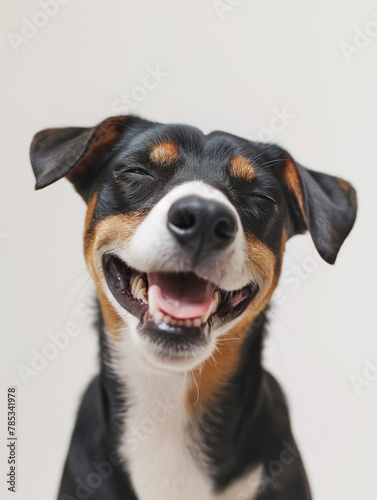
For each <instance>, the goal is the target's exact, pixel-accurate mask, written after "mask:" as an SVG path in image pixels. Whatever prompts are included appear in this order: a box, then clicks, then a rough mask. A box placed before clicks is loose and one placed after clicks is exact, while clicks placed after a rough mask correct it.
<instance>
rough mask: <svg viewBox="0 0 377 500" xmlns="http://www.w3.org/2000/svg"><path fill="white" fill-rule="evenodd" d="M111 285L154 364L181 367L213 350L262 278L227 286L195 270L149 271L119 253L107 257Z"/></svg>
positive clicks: (195, 362)
mask: <svg viewBox="0 0 377 500" xmlns="http://www.w3.org/2000/svg"><path fill="white" fill-rule="evenodd" d="M102 265H103V273H104V276H105V278H106V282H107V286H108V288H109V290H110V292H111V294H112V295H113V297H114V298H115V299H116V301H117V303H118V304H119V305H120V306H121V307H122V308H123V309H124V310H125V311H127V312H128V313H130V314H131V315H132V316H134V317H135V318H136V319H137V320H138V322H137V325H136V331H135V332H134V335H133V338H134V341H135V343H136V347H137V348H138V349H139V351H141V352H142V353H143V354H144V356H145V357H146V358H147V359H148V361H150V362H151V363H152V364H153V365H154V366H156V367H158V368H164V369H169V370H175V371H183V370H188V369H192V368H194V367H196V366H198V365H200V364H201V363H202V362H203V361H204V360H205V359H206V358H208V357H209V356H210V355H211V353H212V352H213V349H214V345H215V332H216V331H218V330H224V329H226V325H227V323H231V322H233V320H235V319H236V318H237V317H238V316H240V315H241V314H242V313H243V312H244V311H245V309H246V308H247V307H248V305H249V304H250V302H251V301H252V300H253V298H254V297H255V295H256V294H257V293H258V290H259V288H258V286H257V284H256V283H254V282H253V283H250V284H248V285H247V286H245V287H243V288H242V289H240V290H234V291H226V290H222V289H220V288H219V287H217V286H216V285H215V284H214V283H211V282H209V281H207V280H205V279H203V278H201V277H199V276H197V275H196V274H194V273H192V272H187V273H173V272H169V273H165V272H164V273H162V272H153V273H143V272H140V271H136V270H135V269H132V268H130V267H129V266H128V265H127V264H126V263H125V262H124V261H123V260H121V259H120V258H119V257H117V256H116V255H113V254H104V255H103V257H102Z"/></svg>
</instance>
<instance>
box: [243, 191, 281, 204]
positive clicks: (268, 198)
mask: <svg viewBox="0 0 377 500" xmlns="http://www.w3.org/2000/svg"><path fill="white" fill-rule="evenodd" d="M246 194H247V195H249V196H256V197H257V198H263V199H265V200H268V201H271V203H275V204H276V203H277V201H276V200H275V199H274V198H272V196H270V195H269V194H265V193H258V192H254V193H246Z"/></svg>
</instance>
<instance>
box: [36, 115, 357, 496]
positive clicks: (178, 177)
mask: <svg viewBox="0 0 377 500" xmlns="http://www.w3.org/2000/svg"><path fill="white" fill-rule="evenodd" d="M31 163H32V166H33V170H34V174H35V177H36V180H37V183H36V188H37V189H41V188H44V187H46V186H48V185H49V184H51V183H53V182H55V181H57V180H58V179H60V178H62V177H66V178H67V179H69V180H70V181H71V182H72V183H73V185H74V187H75V189H76V190H77V191H78V193H79V194H80V195H81V196H82V197H83V199H84V200H85V201H86V202H87V204H88V210H87V214H86V219H85V231H84V253H85V259H86V262H87V266H88V269H89V272H90V274H91V276H92V277H93V280H94V281H95V284H96V287H97V294H98V301H99V308H98V314H99V320H98V329H99V335H100V346H101V371H100V375H99V376H98V377H96V378H95V379H94V380H93V381H92V383H91V384H90V385H89V388H88V389H87V391H86V393H85V396H84V398H83V401H82V404H81V407H80V410H79V414H78V419H77V423H76V427H75V430H74V434H73V437H72V442H71V447H70V451H69V454H68V458H67V461H66V465H65V469H64V473H63V478H62V482H61V486H60V492H59V499H65V500H68V499H81V498H91V499H101V500H104V499H106V500H131V499H132V500H135V499H139V500H152V499H153V500H210V499H211V500H251V499H257V500H309V499H310V498H311V495H310V491H309V487H308V483H307V480H306V475H305V472H304V468H303V464H302V460H301V458H300V455H299V452H298V451H297V448H296V446H295V442H294V439H293V436H292V432H291V429H290V423H289V416H288V411H287V407H286V403H285V399H284V396H283V393H282V391H281V389H280V387H279V385H278V383H277V382H276V381H275V379H274V378H273V377H272V376H271V375H270V374H269V373H267V372H266V371H265V370H263V368H262V365H261V350H262V344H263V337H264V330H265V322H266V320H265V315H266V308H267V304H268V302H269V300H270V298H271V295H272V292H273V290H274V289H275V287H276V285H277V283H278V280H279V275H280V272H281V268H282V261H283V254H284V248H285V244H286V241H287V239H288V238H290V237H291V236H293V235H295V234H298V233H303V232H305V231H306V230H309V232H310V234H311V236H312V239H313V241H314V244H315V246H316V248H317V250H318V252H319V254H320V255H321V256H322V258H323V259H324V260H325V261H326V262H328V263H331V264H332V263H334V261H335V259H336V256H337V253H338V251H339V248H340V246H341V245H342V243H343V241H344V240H345V238H346V237H347V235H348V233H349V232H350V230H351V228H352V226H353V224H354V220H355V216H356V194H355V190H354V189H353V188H352V186H351V185H350V184H349V183H348V182H346V181H344V180H343V179H340V178H337V177H332V176H330V175H326V174H322V173H318V172H314V171H312V170H308V169H306V168H303V167H302V166H300V165H299V164H298V163H296V162H295V161H294V160H293V158H292V157H291V156H290V155H289V154H288V153H287V152H286V151H284V150H283V149H281V148H280V147H277V146H273V145H266V144H261V143H253V142H250V141H248V140H245V139H241V138H239V137H236V136H233V135H230V134H227V133H224V132H213V133H211V134H208V135H204V134H203V133H202V132H200V131H199V130H198V129H196V128H193V127H189V126H185V125H164V124H159V123H152V122H150V121H147V120H143V119H141V118H138V117H134V116H128V117H126V116H119V117H114V118H109V119H107V120H105V121H103V122H102V123H100V124H99V125H98V126H96V127H93V128H57V129H47V130H43V131H41V132H39V133H38V134H37V135H36V136H35V138H34V140H33V143H32V146H31Z"/></svg>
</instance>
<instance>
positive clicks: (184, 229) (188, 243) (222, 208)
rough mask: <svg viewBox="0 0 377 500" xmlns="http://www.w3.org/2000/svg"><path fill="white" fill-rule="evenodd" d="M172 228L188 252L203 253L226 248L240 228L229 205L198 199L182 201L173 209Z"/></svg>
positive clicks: (169, 225)
mask: <svg viewBox="0 0 377 500" xmlns="http://www.w3.org/2000/svg"><path fill="white" fill-rule="evenodd" d="M168 228H169V231H170V232H171V233H172V234H173V235H174V236H175V238H176V239H177V240H178V241H179V243H180V244H181V245H183V246H184V247H186V249H188V250H191V251H193V252H200V253H208V252H213V251H216V250H222V249H224V248H226V247H227V246H228V245H230V244H231V243H232V241H233V240H234V238H235V236H236V233H237V229H238V228H237V220H236V218H235V216H234V214H233V212H232V211H231V210H230V209H229V208H228V207H227V206H226V205H223V204H222V203H219V202H217V201H213V200H205V199H203V198H200V197H198V196H188V197H186V198H182V199H181V200H178V201H176V202H175V203H174V204H173V205H172V206H171V207H170V210H169V212H168Z"/></svg>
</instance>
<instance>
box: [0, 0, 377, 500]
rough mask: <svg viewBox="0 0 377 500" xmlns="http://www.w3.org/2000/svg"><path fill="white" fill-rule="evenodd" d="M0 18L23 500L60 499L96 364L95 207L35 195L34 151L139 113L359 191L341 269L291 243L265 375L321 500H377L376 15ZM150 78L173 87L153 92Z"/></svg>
mask: <svg viewBox="0 0 377 500" xmlns="http://www.w3.org/2000/svg"><path fill="white" fill-rule="evenodd" d="M42 3H43V1H42ZM45 3H48V2H47V0H46V2H45ZM1 8H2V16H1V30H2V37H1V56H2V91H1V97H0V99H1V121H2V127H1V181H0V187H1V220H0V258H1V318H0V327H1V348H0V353H1V362H0V369H1V391H0V448H1V449H0V457H1V470H2V471H5V466H6V446H5V443H6V441H5V439H6V417H7V413H6V407H5V400H6V389H7V387H8V386H11V385H15V386H17V387H18V401H17V413H18V422H17V432H18V436H19V440H18V488H17V493H16V494H13V497H16V498H19V499H23V500H45V499H46V500H49V499H53V498H55V495H56V492H57V487H58V483H59V479H60V474H61V470H62V464H63V461H64V458H65V455H66V452H67V448H68V444H69V439H70V434H71V431H72V426H73V423H74V420H75V414H76V409H77V406H78V403H79V399H80V396H81V394H82V392H83V390H84V388H85V386H86V384H87V383H88V381H89V379H90V377H91V376H92V375H93V374H95V373H96V370H97V354H98V352H97V338H96V333H95V331H94V329H93V327H92V326H91V312H90V307H91V306H90V303H91V302H90V301H91V297H92V296H93V285H92V283H91V282H90V280H89V278H88V274H87V273H86V272H85V263H84V259H83V254H82V243H81V233H82V229H83V222H84V214H85V205H84V203H83V202H82V201H81V199H80V198H79V197H78V196H77V195H76V193H75V192H74V190H73V188H72V187H71V186H70V184H69V183H68V182H67V181H66V180H62V181H60V182H58V183H56V184H55V185H52V186H50V187H49V188H47V189H45V190H43V191H39V192H35V191H34V178H33V174H32V170H31V167H30V163H29V159H28V154H29V152H28V150H29V144H30V141H31V138H32V136H33V134H34V133H35V132H37V131H38V130H40V129H43V128H47V127H56V126H72V125H73V126H91V125H94V124H95V123H97V122H99V121H100V120H102V119H104V118H106V117H108V116H111V115H113V114H119V113H127V112H128V111H127V107H129V108H130V107H131V109H130V110H131V111H132V112H133V113H136V114H140V115H142V116H144V117H146V118H149V119H152V120H157V121H162V122H181V123H189V124H192V125H195V126H197V127H199V128H201V129H202V130H203V131H204V132H209V131H211V130H213V129H223V130H226V131H228V132H231V133H234V134H237V135H241V136H244V137H246V138H255V137H258V136H259V137H260V138H265V139H267V138H270V139H271V140H272V141H273V142H277V143H279V144H280V145H282V146H284V147H285V148H287V149H288V150H289V151H290V152H291V153H292V155H293V156H294V157H295V158H296V159H297V160H298V161H299V162H301V163H302V164H303V165H305V166H308V167H311V168H313V169H316V170H320V171H324V172H327V173H330V174H334V175H337V176H341V177H344V178H345V179H347V180H349V181H351V182H352V183H353V184H354V186H355V187H356V189H357V191H358V198H359V212H358V219H357V222H356V226H355V228H354V230H353V231H352V233H351V235H350V237H349V238H348V239H347V241H346V243H345V245H344V247H343V248H342V249H341V252H340V254H339V257H338V260H337V262H336V265H335V266H329V265H327V264H326V263H324V262H321V260H320V258H319V257H318V254H317V253H316V251H315V249H314V246H313V244H312V241H311V239H310V237H309V236H308V235H306V236H297V237H295V238H294V239H292V240H291V241H290V242H289V244H288V248H287V254H286V258H285V264H284V271H283V276H284V281H283V282H282V283H281V285H280V287H279V294H278V295H277V296H275V299H274V301H275V307H274V308H273V310H272V313H271V323H270V334H269V337H268V341H267V343H266V350H265V356H264V358H265V365H266V366H268V368H269V369H270V370H271V371H272V372H273V373H274V374H276V376H277V377H278V379H279V380H280V382H281V383H282V385H283V387H284V389H285V391H286V394H287V397H288V400H289V403H290V408H291V415H292V425H293V429H294V432H295V435H296V437H297V441H298V443H299V446H300V448H301V450H302V454H303V457H304V461H305V464H306V467H307V471H308V475H309V479H310V482H311V485H312V489H313V494H314V498H315V499H317V500H318V499H319V500H354V499H359V498H362V499H363V500H376V498H377V483H376V468H377V431H376V422H377V380H372V378H373V372H372V370H370V372H368V376H369V380H367V379H365V377H364V375H363V371H364V369H365V366H366V363H367V361H369V362H370V363H377V336H376V325H375V317H376V307H377V306H376V293H375V280H376V277H377V276H376V244H377V240H376V202H375V197H376V186H377V175H376V172H377V165H376V154H375V150H376V146H375V144H376V120H377V119H376V116H377V92H376V87H377V74H376V71H377V65H376V62H377V36H376V35H377V24H376V23H377V21H376V20H377V14H375V15H374V14H373V10H374V9H375V11H376V12H377V4H376V3H373V2H368V1H364V0H361V1H360V0H359V1H357V2H356V1H350V0H347V1H344V0H332V1H331V2H329V1H328V0H316V1H314V0H309V1H306V2H302V1H300V0H286V1H284V2H282V1H281V0H267V1H264V2H262V1H261V0H244V1H243V2H242V1H240V0H224V1H223V2H221V1H220V2H217V3H216V2H213V1H212V0H191V1H184V0H159V1H156V0H154V1H153V0H140V1H136V0H134V1H132V2H131V1H127V0H126V1H120V0H119V1H104V0H103V1H100V0H71V1H68V2H66V3H64V4H63V3H62V4H60V3H59V4H58V3H57V2H54V1H50V3H49V7H48V8H49V9H50V10H49V12H50V14H43V12H44V11H43V8H42V6H41V4H40V2H38V1H34V0H33V1H30V0H18V1H17V2H13V1H11V0H4V1H3V2H2V4H1ZM45 8H46V7H45ZM41 12H42V14H41ZM51 13H52V14H54V15H52V14H51ZM374 21H376V23H375V22H374ZM30 22H31V23H33V25H34V28H33V27H32V26H30ZM35 24H38V25H39V27H38V26H37V28H35ZM364 30H368V32H369V34H370V36H368V35H367V37H368V38H367V37H366V36H365V35H364V36H363V35H362V34H361V33H364ZM23 33H26V34H27V35H28V37H29V38H27V37H25V36H24V35H23ZM20 37H23V41H21V40H22V39H21V38H20ZM352 47H353V48H352ZM151 71H155V72H156V71H157V72H160V74H161V75H162V76H160V77H158V79H157V80H155V82H156V85H153V87H154V88H153V89H152V88H149V89H145V88H144V90H143V88H142V86H143V84H145V81H146V80H145V77H146V75H147V74H148V73H150V72H151ZM147 82H149V85H147V86H149V87H151V85H150V80H147ZM127 96H131V101H129V102H131V105H127V104H126V100H127V99H128V97H127ZM282 115H283V117H284V118H281V116H282ZM279 116H280V119H279V118H278V119H276V120H274V117H279ZM271 120H272V121H271ZM271 126H272V128H271ZM292 277H294V279H292ZM72 323H73V326H74V327H75V328H76V329H77V330H76V333H77V335H76V337H74V338H72V339H71V340H70V341H69V343H68V345H66V346H65V348H64V349H59V351H58V353H55V357H54V359H50V360H48V362H46V363H45V365H44V366H43V365H40V366H39V368H40V370H39V371H37V372H35V373H34V374H33V375H32V376H30V377H29V378H28V380H27V381H26V382H25V379H23V378H22V377H21V375H20V371H22V369H23V368H22V367H29V368H30V367H31V363H32V359H33V357H35V356H36V353H37V352H39V353H40V352H41V351H42V350H43V349H46V345H48V344H49V343H51V336H53V335H56V334H58V333H59V332H61V331H63V330H64V329H66V328H69V327H72ZM67 325H68V326H67ZM47 350H48V348H47ZM53 354H54V353H53ZM376 375H377V374H376ZM355 377H363V380H364V385H363V386H362V387H361V388H359V390H356V388H355V380H359V379H356V378H355ZM359 382H360V380H359ZM6 488H7V486H6V483H5V475H4V473H2V474H1V481H0V497H1V498H8V497H9V498H11V497H12V494H11V493H8V491H7V489H6ZM287 500H289V499H287Z"/></svg>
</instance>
